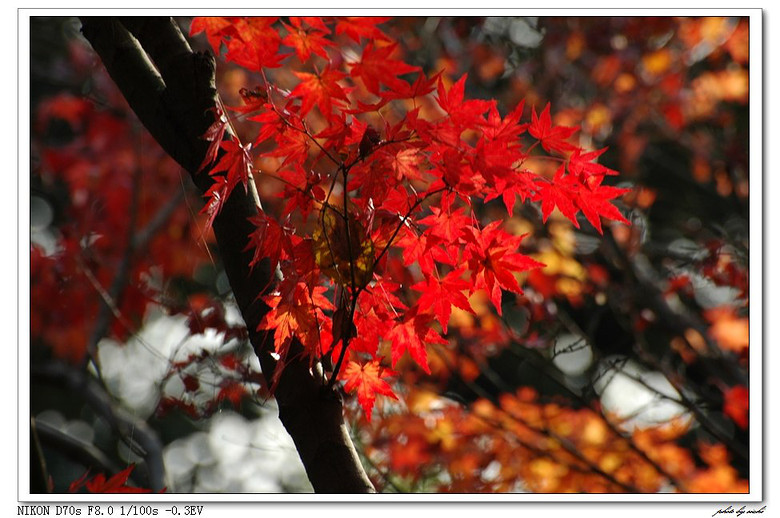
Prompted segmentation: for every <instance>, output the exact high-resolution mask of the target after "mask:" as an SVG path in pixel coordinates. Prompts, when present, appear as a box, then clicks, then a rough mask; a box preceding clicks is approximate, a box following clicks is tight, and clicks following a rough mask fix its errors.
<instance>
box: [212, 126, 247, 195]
mask: <svg viewBox="0 0 780 518" xmlns="http://www.w3.org/2000/svg"><path fill="white" fill-rule="evenodd" d="M219 147H220V148H221V149H222V150H223V151H224V152H225V154H224V155H223V156H222V158H220V159H219V162H217V163H216V165H215V166H214V167H213V168H212V169H211V171H210V172H209V174H210V175H211V176H217V175H219V173H222V172H224V173H225V177H226V180H227V182H226V188H225V197H226V198H227V197H229V196H230V193H231V192H233V188H234V187H235V186H236V185H238V182H241V183H242V184H243V185H244V190H246V189H248V185H249V176H250V175H251V174H252V156H251V155H250V154H249V152H250V150H251V149H252V144H247V145H246V146H244V145H242V144H241V143H240V142H239V141H238V140H235V139H231V140H225V141H222V142H221V143H220V145H219Z"/></svg>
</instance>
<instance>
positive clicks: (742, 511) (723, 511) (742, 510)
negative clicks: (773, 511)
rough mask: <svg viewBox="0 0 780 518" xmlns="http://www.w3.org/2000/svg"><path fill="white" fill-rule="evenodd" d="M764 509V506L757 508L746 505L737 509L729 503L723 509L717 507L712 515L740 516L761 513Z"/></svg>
mask: <svg viewBox="0 0 780 518" xmlns="http://www.w3.org/2000/svg"><path fill="white" fill-rule="evenodd" d="M764 510H766V506H764V507H759V508H757V509H748V508H747V506H746V505H743V506H742V507H740V508H739V509H735V508H734V506H732V505H730V506H728V507H726V508H724V509H718V510H717V511H715V514H713V515H712V516H713V517H714V516H717V515H719V514H734V515H737V516H742V515H743V514H763V513H764Z"/></svg>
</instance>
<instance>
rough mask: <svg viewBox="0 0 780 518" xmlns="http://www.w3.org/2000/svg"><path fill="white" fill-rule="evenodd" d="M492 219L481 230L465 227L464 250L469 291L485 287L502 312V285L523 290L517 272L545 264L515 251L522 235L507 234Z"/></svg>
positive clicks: (507, 288)
mask: <svg viewBox="0 0 780 518" xmlns="http://www.w3.org/2000/svg"><path fill="white" fill-rule="evenodd" d="M500 225H501V221H494V222H493V223H490V224H489V225H488V226H486V227H485V228H484V229H482V230H481V231H480V230H479V229H477V228H474V227H469V228H467V229H464V231H463V237H464V239H466V243H467V245H466V249H465V253H466V256H467V257H468V265H469V269H470V270H471V278H472V288H471V291H472V293H473V292H474V291H476V290H478V289H485V291H487V293H488V295H489V296H490V300H491V301H492V302H493V305H494V306H495V308H496V310H497V311H498V313H499V314H501V288H503V289H505V290H508V291H511V292H513V293H522V290H521V289H520V285H519V284H518V282H517V279H516V278H515V274H516V273H520V272H524V271H528V270H533V269H536V268H542V267H544V266H545V265H544V264H542V263H540V262H539V261H536V260H535V259H532V258H530V257H528V256H527V255H523V254H520V253H518V252H516V250H517V248H518V247H519V246H520V242H521V241H522V240H523V237H524V236H522V235H521V236H513V235H511V234H508V233H507V232H505V231H504V230H502V229H501V228H499V226H500Z"/></svg>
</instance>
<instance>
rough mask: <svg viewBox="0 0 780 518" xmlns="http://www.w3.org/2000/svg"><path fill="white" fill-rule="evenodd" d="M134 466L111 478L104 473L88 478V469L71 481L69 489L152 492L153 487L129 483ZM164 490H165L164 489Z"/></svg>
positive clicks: (97, 491) (73, 491)
mask: <svg viewBox="0 0 780 518" xmlns="http://www.w3.org/2000/svg"><path fill="white" fill-rule="evenodd" d="M134 468H135V464H130V465H129V466H128V467H127V468H125V469H123V470H122V471H120V472H119V473H117V474H116V475H114V476H112V477H111V478H109V479H106V476H105V475H104V474H103V473H99V474H98V475H95V476H94V477H93V478H91V479H90V480H87V475H89V471H87V472H86V473H84V474H83V475H82V476H81V477H80V478H79V479H78V480H76V481H74V482H73V483H71V485H70V487H69V488H68V491H69V492H71V493H75V492H77V491H78V490H79V489H81V488H82V487H84V488H85V489H86V490H87V492H89V493H151V492H152V490H151V489H144V488H140V487H132V486H128V485H127V481H128V479H129V478H130V474H131V473H132V472H133V469H134ZM163 491H165V490H164V489H163Z"/></svg>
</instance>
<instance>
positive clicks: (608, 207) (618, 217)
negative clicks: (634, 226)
mask: <svg viewBox="0 0 780 518" xmlns="http://www.w3.org/2000/svg"><path fill="white" fill-rule="evenodd" d="M603 178H604V177H603V176H601V177H597V176H594V177H591V178H590V179H589V181H588V182H587V185H581V186H580V188H579V191H578V193H577V199H576V202H577V206H578V207H579V208H580V209H581V210H582V213H583V214H584V215H585V217H586V218H587V219H588V221H589V222H590V224H591V225H593V226H594V227H596V230H598V231H599V234H603V233H604V231H603V230H602V228H601V217H602V216H603V217H605V218H607V219H612V220H615V221H620V222H621V223H625V224H626V225H630V224H631V223H630V222H629V221H628V220H627V219H626V218H625V217H623V215H622V214H621V213H620V211H619V210H618V209H617V207H615V206H614V205H613V204H612V203H610V201H609V200H612V199H614V198H617V197H618V196H622V195H623V194H625V193H627V192H628V191H630V190H631V189H625V188H621V187H613V186H611V185H600V184H601V180H602V179H603Z"/></svg>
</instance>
